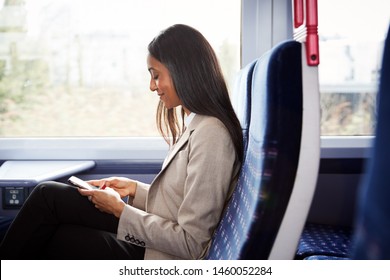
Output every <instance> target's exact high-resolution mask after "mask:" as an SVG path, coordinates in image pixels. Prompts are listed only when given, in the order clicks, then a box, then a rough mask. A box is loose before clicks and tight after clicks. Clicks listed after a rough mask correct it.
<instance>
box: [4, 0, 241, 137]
mask: <svg viewBox="0 0 390 280" xmlns="http://www.w3.org/2000/svg"><path fill="white" fill-rule="evenodd" d="M221 7H223V11H224V12H223V13H220V11H221ZM175 23H184V24H189V25H192V26H193V27H195V28H197V29H198V30H199V31H201V32H202V33H203V34H204V35H205V37H206V38H207V39H208V40H209V41H210V43H211V44H212V46H213V47H214V49H215V51H216V52H217V55H218V57H219V59H220V61H221V64H222V68H223V70H224V74H225V76H226V79H227V81H228V82H231V81H233V80H234V75H235V74H236V73H237V71H238V70H239V67H240V63H239V61H240V1H236V0H228V1H227V0H213V1H209V0H197V1H182V0H164V1H160V0H147V1H144V0H99V1H96V0H3V1H1V0H0V136H1V137H47V136H49V137H50V136H153V135H157V129H156V127H155V111H156V106H157V102H158V98H157V97H156V95H155V94H153V93H151V92H150V90H149V74H148V72H147V69H146V54H147V50H146V49H147V45H148V43H149V42H150V41H151V39H152V38H153V37H154V36H155V35H157V34H158V32H159V31H160V30H162V29H164V28H166V27H168V26H170V25H172V24H175Z"/></svg>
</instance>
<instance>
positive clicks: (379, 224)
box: [352, 26, 390, 260]
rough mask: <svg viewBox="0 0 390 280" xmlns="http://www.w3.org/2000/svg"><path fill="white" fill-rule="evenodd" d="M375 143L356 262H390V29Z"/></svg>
mask: <svg viewBox="0 0 390 280" xmlns="http://www.w3.org/2000/svg"><path fill="white" fill-rule="evenodd" d="M377 98H378V100H379V103H378V107H377V110H378V115H377V125H376V131H375V132H376V133H375V140H374V142H373V149H372V151H371V159H370V160H369V161H368V162H367V172H366V174H365V178H364V179H363V180H362V184H361V186H360V191H359V200H358V211H357V216H356V231H355V232H354V242H353V246H352V247H353V250H352V258H354V259H385V260H390V186H389V178H388V172H389V166H390V147H389V143H390V125H389V122H390V26H389V29H388V31H387V38H386V41H385V45H384V50H383V57H382V68H381V74H380V81H379V91H378V97H377Z"/></svg>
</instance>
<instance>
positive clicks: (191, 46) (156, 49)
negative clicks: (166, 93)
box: [148, 24, 243, 161]
mask: <svg viewBox="0 0 390 280" xmlns="http://www.w3.org/2000/svg"><path fill="white" fill-rule="evenodd" d="M148 51H149V54H150V55H151V56H153V57H154V58H156V59H157V60H158V61H160V62H161V63H162V64H164V65H165V67H167V68H168V70H169V72H170V74H171V77H172V81H173V84H174V87H175V89H176V93H177V95H178V97H179V98H180V100H181V102H182V103H183V106H184V107H185V108H187V109H188V110H190V111H191V112H194V113H196V114H200V115H207V116H213V117H216V118H218V119H219V120H220V121H221V122H222V123H223V124H224V125H225V126H226V128H227V130H228V131H229V133H230V136H231V138H232V141H233V143H234V146H235V149H236V153H237V155H238V157H239V159H240V160H241V161H242V158H243V143H242V141H243V140H242V131H241V126H240V122H239V121H238V119H237V116H236V114H235V112H234V109H233V107H232V104H231V102H230V98H229V93H228V89H227V86H226V82H225V79H224V77H223V74H222V70H221V67H220V65H219V62H218V59H217V56H216V55H215V52H214V50H213V49H212V47H211V46H210V44H209V42H208V41H207V40H206V38H205V37H204V36H203V35H202V34H201V33H200V32H199V31H197V30H196V29H194V28H192V27H190V26H187V25H183V24H176V25H173V26H171V27H169V28H167V29H165V30H164V31H162V32H161V33H160V34H159V35H158V36H157V37H155V38H154V39H153V40H152V42H150V44H149V46H148ZM181 114H182V118H183V117H184V112H183V110H182V112H181ZM156 121H157V127H158V129H159V131H160V133H161V134H162V136H163V137H164V139H165V140H166V141H167V142H168V143H169V144H171V143H172V144H175V143H176V142H177V140H178V138H179V137H180V136H181V134H182V132H183V128H182V127H181V126H180V122H179V119H178V118H177V115H176V110H175V109H174V108H173V109H167V108H166V107H165V106H164V104H163V103H162V102H161V101H160V103H159V105H158V108H157V116H156ZM170 137H172V141H170V140H169V139H170Z"/></svg>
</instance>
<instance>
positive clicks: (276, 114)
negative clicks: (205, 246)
mask: <svg viewBox="0 0 390 280" xmlns="http://www.w3.org/2000/svg"><path fill="white" fill-rule="evenodd" d="M250 112H251V117H250V124H249V133H248V144H247V151H246V156H245V159H244V163H243V166H242V170H241V174H240V178H239V181H238V184H237V186H236V189H235V191H234V193H233V195H232V198H231V200H230V201H229V204H228V206H227V208H226V209H225V213H224V214H223V217H222V220H221V222H220V224H219V226H218V228H217V229H216V232H215V234H214V237H213V241H212V244H211V247H210V250H209V254H208V256H206V258H207V259H267V258H268V256H269V254H270V251H271V249H272V246H273V243H274V241H275V238H276V235H277V232H278V230H279V226H280V224H281V221H282V219H283V215H284V213H285V211H286V207H287V204H288V200H289V198H290V195H291V192H292V189H293V185H294V180H295V174H296V169H297V165H298V160H299V152H300V140H301V127H302V71H301V44H300V43H298V42H295V41H287V42H284V43H281V44H280V45H278V46H277V47H275V48H274V49H273V50H272V51H270V52H268V53H267V54H265V55H263V56H262V57H261V58H260V59H259V60H258V61H257V62H256V65H255V67H254V70H253V80H252V95H251V110H250Z"/></svg>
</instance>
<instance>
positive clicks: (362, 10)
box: [318, 0, 390, 135]
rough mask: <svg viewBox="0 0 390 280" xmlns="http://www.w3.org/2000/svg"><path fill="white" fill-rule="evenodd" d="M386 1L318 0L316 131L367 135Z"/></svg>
mask: <svg viewBox="0 0 390 280" xmlns="http://www.w3.org/2000/svg"><path fill="white" fill-rule="evenodd" d="M389 11H390V1H388V0H370V1H356V0H342V1H340V0H318V16H319V29H318V31H319V35H320V57H321V61H320V66H319V79H320V92H321V114H322V115H321V118H322V121H321V131H322V135H373V133H374V130H375V107H376V106H375V105H376V93H377V87H378V78H379V71H380V67H381V60H382V53H383V43H384V39H385V36H386V33H387V30H388V27H389V24H390V13H389Z"/></svg>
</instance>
